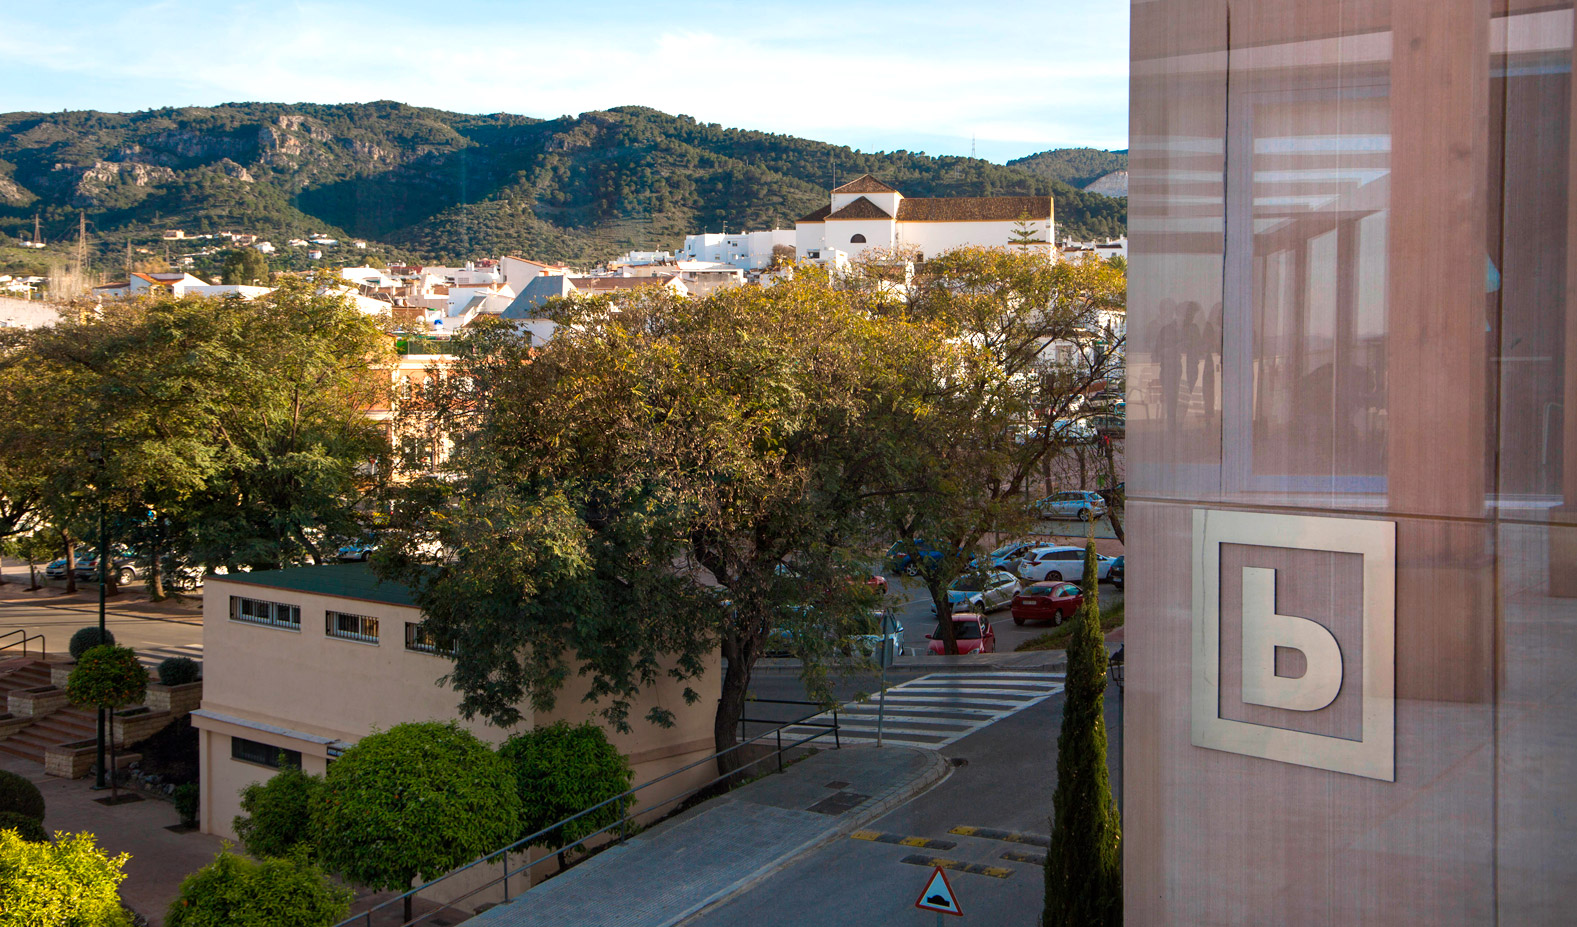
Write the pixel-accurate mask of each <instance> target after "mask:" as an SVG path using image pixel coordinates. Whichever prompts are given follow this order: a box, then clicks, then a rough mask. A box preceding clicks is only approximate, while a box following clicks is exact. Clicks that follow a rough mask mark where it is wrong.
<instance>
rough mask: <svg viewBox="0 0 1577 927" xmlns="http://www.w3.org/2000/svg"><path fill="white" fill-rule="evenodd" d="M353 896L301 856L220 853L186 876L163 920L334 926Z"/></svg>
mask: <svg viewBox="0 0 1577 927" xmlns="http://www.w3.org/2000/svg"><path fill="white" fill-rule="evenodd" d="M350 901H351V892H350V891H349V890H348V889H345V888H341V887H339V886H336V885H334V884H333V883H331V882H330V881H329V880H328V878H327V877H325V876H324V874H323V871H322V870H321V869H319V868H318V867H317V866H315V865H314V864H313V863H312V862H311V861H310V860H308V859H306V858H305V857H303V856H300V855H295V856H288V857H283V858H275V859H265V860H262V861H260V862H253V861H252V860H249V859H245V858H243V857H240V856H236V855H235V854H234V853H230V852H228V851H223V850H221V851H220V852H219V855H218V856H216V857H214V861H213V862H211V863H209V864H208V865H206V866H204V867H203V868H201V869H199V870H197V871H196V872H194V873H192V874H191V875H189V876H187V877H186V878H185V879H184V880H182V882H181V890H180V893H179V894H178V895H176V896H175V900H173V901H171V902H170V908H169V912H168V913H167V914H166V915H165V916H164V922H165V924H167V925H169V927H330V925H332V924H336V923H338V922H339V921H341V920H343V919H344V918H345V916H346V915H347V914H349V913H350Z"/></svg>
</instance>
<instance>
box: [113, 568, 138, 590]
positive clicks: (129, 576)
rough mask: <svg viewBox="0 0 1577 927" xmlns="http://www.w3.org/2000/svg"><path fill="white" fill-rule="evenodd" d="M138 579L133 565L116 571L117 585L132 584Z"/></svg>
mask: <svg viewBox="0 0 1577 927" xmlns="http://www.w3.org/2000/svg"><path fill="white" fill-rule="evenodd" d="M136 581H137V572H136V571H135V570H133V569H132V568H131V567H121V568H120V570H118V571H117V572H116V573H115V585H117V586H130V585H131V584H132V583H134V582H136Z"/></svg>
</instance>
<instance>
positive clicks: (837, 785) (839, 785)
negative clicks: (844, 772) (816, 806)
mask: <svg viewBox="0 0 1577 927" xmlns="http://www.w3.org/2000/svg"><path fill="white" fill-rule="evenodd" d="M848 787H849V783H847V782H844V781H843V780H842V779H834V780H832V781H831V782H829V783H827V788H829V789H846V788H848Z"/></svg>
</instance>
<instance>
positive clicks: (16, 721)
mask: <svg viewBox="0 0 1577 927" xmlns="http://www.w3.org/2000/svg"><path fill="white" fill-rule="evenodd" d="M32 723H33V719H32V718H18V717H17V716H16V715H13V714H11V713H10V712H5V713H4V714H0V740H5V739H6V738H7V737H10V736H11V735H12V734H15V733H16V732H17V731H20V730H21V729H22V728H24V727H27V726H28V725H29V724H32Z"/></svg>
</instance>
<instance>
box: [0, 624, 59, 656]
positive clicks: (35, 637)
mask: <svg viewBox="0 0 1577 927" xmlns="http://www.w3.org/2000/svg"><path fill="white" fill-rule="evenodd" d="M13 634H20V635H22V640H21V641H12V642H11V643H9V644H5V645H3V646H0V651H4V650H10V649H11V648H12V647H15V646H16V645H17V644H18V643H20V644H21V645H22V656H24V657H25V656H27V642H28V641H43V643H42V644H40V645H39V650H38V652H39V654H40V655H44V654H47V653H49V642H48V641H46V640H44V635H42V634H29V633H27V629H26V628H17V629H15V630H12V631H7V632H5V633H4V634H0V640H5V639H6V638H8V637H10V636H11V635H13Z"/></svg>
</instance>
